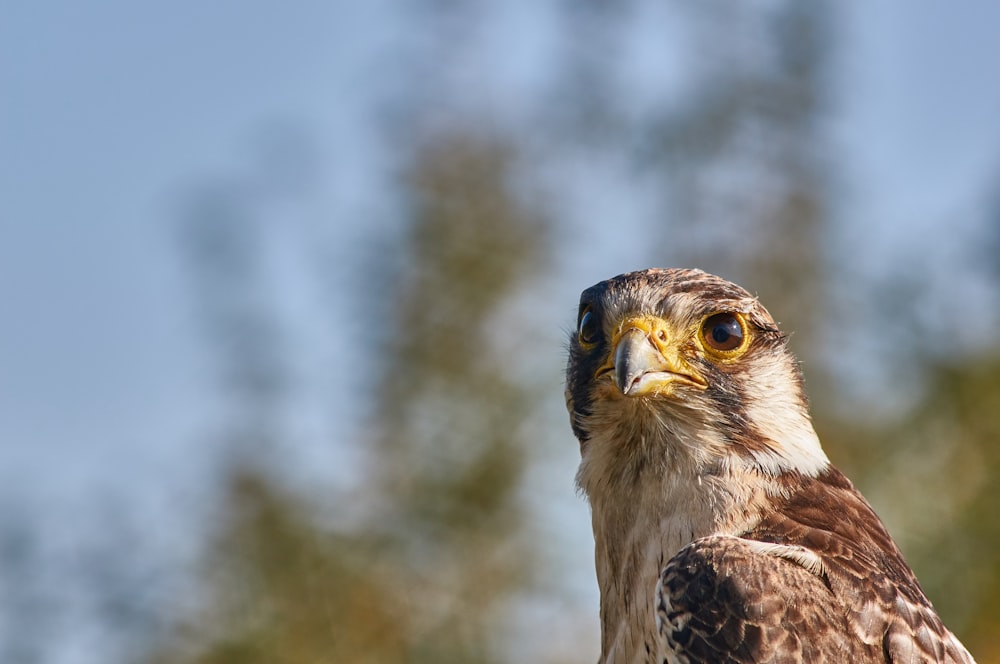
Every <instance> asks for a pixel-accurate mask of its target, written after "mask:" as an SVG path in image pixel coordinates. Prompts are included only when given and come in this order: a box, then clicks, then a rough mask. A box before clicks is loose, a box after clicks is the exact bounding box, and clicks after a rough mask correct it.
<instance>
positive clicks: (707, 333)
mask: <svg viewBox="0 0 1000 664" xmlns="http://www.w3.org/2000/svg"><path fill="white" fill-rule="evenodd" d="M699 336H700V338H701V343H702V345H703V346H704V347H705V350H706V351H708V352H709V353H711V354H712V355H715V356H717V357H724V358H728V357H734V356H736V355H739V354H740V353H742V352H743V351H744V350H746V347H747V344H748V343H749V341H750V335H749V334H748V333H747V326H746V322H745V321H744V320H743V316H741V315H740V314H737V313H733V312H730V311H722V312H719V313H715V314H712V315H710V316H708V317H707V318H705V320H704V321H702V324H701V330H700V331H699Z"/></svg>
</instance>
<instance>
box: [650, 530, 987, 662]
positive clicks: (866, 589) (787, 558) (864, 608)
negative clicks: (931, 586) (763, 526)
mask: <svg viewBox="0 0 1000 664" xmlns="http://www.w3.org/2000/svg"><path fill="white" fill-rule="evenodd" d="M842 562H843V561H839V560H837V559H829V558H827V559H824V558H821V557H819V556H818V555H817V554H815V553H814V552H812V551H810V550H808V549H805V548H803V547H800V546H793V545H783V544H772V543H768V542H760V541H756V540H748V539H742V538H738V537H728V536H713V537H706V538H703V539H700V540H696V541H695V542H693V543H691V544H690V545H688V546H687V547H685V548H684V549H682V550H681V551H680V552H679V553H678V554H677V555H676V556H674V558H673V559H671V560H670V562H669V563H668V564H667V566H666V567H665V568H664V570H663V573H662V575H661V577H660V581H659V588H658V589H657V626H658V628H659V633H660V638H661V646H662V648H663V652H664V654H665V661H667V662H686V663H688V664H696V663H698V662H748V663H749V662H848V661H850V662H912V663H916V662H972V661H973V660H972V658H971V656H969V654H968V652H967V651H966V650H965V649H964V648H963V647H962V646H961V644H960V643H959V642H958V641H957V640H956V639H955V638H954V637H953V636H952V635H951V634H950V632H948V631H947V629H945V627H944V626H943V624H942V623H941V621H940V619H939V618H938V617H937V615H936V614H935V613H934V611H933V609H932V608H931V607H930V605H929V604H927V603H913V602H911V601H909V600H907V599H905V598H904V597H902V596H900V595H899V594H898V593H896V592H895V589H894V588H893V585H892V582H891V580H889V579H888V578H887V577H886V576H885V575H881V574H879V573H878V570H876V569H874V568H872V569H870V570H868V574H867V575H866V577H867V578H863V577H860V576H858V575H857V574H856V571H857V570H855V571H851V570H848V569H844V568H843V566H842V564H841V563H842ZM851 562H852V563H857V562H858V561H857V560H855V561H851ZM848 566H851V565H848ZM854 566H855V567H856V568H857V565H854Z"/></svg>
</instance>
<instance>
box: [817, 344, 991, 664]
mask: <svg viewBox="0 0 1000 664" xmlns="http://www.w3.org/2000/svg"><path fill="white" fill-rule="evenodd" d="M925 380H926V388H925V391H924V395H923V397H922V398H921V400H920V401H919V403H917V404H915V406H914V407H913V408H912V409H911V410H910V411H908V412H907V413H906V414H905V416H904V417H902V418H900V419H899V420H898V421H891V422H879V423H875V424H870V425H868V426H858V425H856V424H852V423H851V422H848V421H844V420H833V419H826V420H824V421H822V422H821V424H820V426H819V429H820V434H821V436H822V438H823V441H824V444H825V445H826V446H827V448H828V449H829V450H830V451H831V455H832V456H833V458H834V460H835V461H836V462H837V463H839V464H840V465H842V466H844V467H845V468H846V469H847V470H848V472H849V473H850V475H851V476H852V477H853V478H854V479H855V481H856V483H857V484H858V486H859V488H860V489H861V490H862V492H863V493H865V495H866V496H868V498H869V499H870V500H871V501H872V503H873V504H874V506H875V508H876V510H877V511H878V512H879V513H880V514H881V516H882V517H883V518H884V519H885V520H886V522H887V525H888V527H889V529H890V531H892V533H893V535H894V536H895V537H896V539H897V541H898V542H899V544H900V546H901V548H902V549H903V552H904V554H905V555H906V557H907V560H908V561H909V562H910V564H911V565H912V566H913V568H914V570H915V571H916V573H917V576H918V578H919V579H920V581H921V584H922V585H923V587H924V590H925V591H926V592H927V595H928V596H929V597H930V598H931V601H933V602H934V605H935V607H936V608H937V609H938V611H939V612H940V613H941V615H942V617H943V618H944V620H945V622H946V623H947V624H948V625H949V626H950V627H951V628H952V629H954V630H955V631H956V632H957V633H958V635H959V637H960V638H962V639H963V641H964V642H965V643H966V645H967V646H968V647H969V649H970V650H971V651H972V652H973V654H975V655H976V656H977V657H978V659H979V661H997V660H998V659H1000V650H997V648H996V645H995V642H996V631H997V627H998V625H1000V517H998V515H997V506H998V505H1000V483H998V482H997V481H996V478H997V477H1000V446H998V445H997V441H1000V356H998V355H995V354H993V355H990V354H976V355H972V356H970V357H968V358H966V359H964V360H962V361H957V362H955V363H953V364H950V365H942V364H936V365H930V366H929V367H928V369H927V375H926V379H925Z"/></svg>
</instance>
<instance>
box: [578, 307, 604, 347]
mask: <svg viewBox="0 0 1000 664" xmlns="http://www.w3.org/2000/svg"><path fill="white" fill-rule="evenodd" d="M600 334H601V325H600V322H599V321H598V320H597V314H595V313H594V312H593V311H591V310H590V309H589V308H587V309H585V310H584V312H583V315H581V316H580V326H579V327H578V328H577V337H579V339H580V343H582V344H595V343H597V338H598V337H599V336H600Z"/></svg>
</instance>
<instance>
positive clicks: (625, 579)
mask: <svg viewBox="0 0 1000 664" xmlns="http://www.w3.org/2000/svg"><path fill="white" fill-rule="evenodd" d="M632 421H633V422H635V420H632ZM698 430H699V431H700V432H704V431H705V430H706V429H704V428H701V427H699V428H698ZM628 434H632V435H628ZM698 436H700V437H698ZM698 436H696V435H695V434H694V433H693V432H691V433H688V432H685V431H681V430H674V431H669V432H667V431H662V430H661V431H654V430H648V429H645V430H644V429H642V428H634V429H632V430H631V431H630V432H624V431H620V430H619V431H614V432H612V431H609V432H608V433H607V436H606V437H602V436H595V437H593V438H591V440H589V441H588V444H587V449H586V452H585V453H584V457H583V460H582V463H581V466H580V472H579V475H578V478H577V480H578V483H579V485H580V487H581V488H582V489H583V490H584V492H585V493H586V494H587V496H588V498H589V500H590V505H591V510H592V519H593V527H594V543H595V562H596V567H597V577H598V584H599V587H600V590H601V623H602V624H601V639H602V651H603V653H604V656H603V658H602V661H603V662H632V661H644V660H643V657H644V654H643V653H645V645H644V644H645V643H655V642H656V625H655V621H654V616H655V614H656V611H655V606H654V602H655V591H656V584H657V581H658V579H659V576H660V572H661V571H662V569H663V567H664V566H665V565H666V563H667V561H669V560H670V558H672V557H673V556H674V554H676V553H677V552H678V551H679V550H680V549H681V548H682V547H684V546H685V545H687V544H688V543H690V542H692V541H693V540H695V539H698V538H700V537H705V536H708V535H712V534H732V535H738V534H740V533H743V532H746V531H747V530H749V529H750V528H752V527H754V526H755V525H756V524H757V523H758V521H759V519H760V515H761V513H762V511H763V508H764V506H765V505H766V503H767V502H768V500H769V498H771V497H773V496H775V495H777V494H779V493H781V491H782V490H783V487H782V485H781V483H780V480H779V479H778V478H776V477H774V476H772V475H771V474H769V473H766V472H761V470H760V468H759V466H758V465H757V464H756V463H755V462H754V460H753V459H750V458H747V457H744V456H740V455H739V454H737V453H736V452H734V451H729V452H722V453H720V451H719V450H723V449H726V447H725V445H724V442H723V441H717V440H706V439H704V434H703V433H702V434H698ZM705 450H711V454H704V451H705ZM727 454H729V456H726V455H727Z"/></svg>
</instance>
